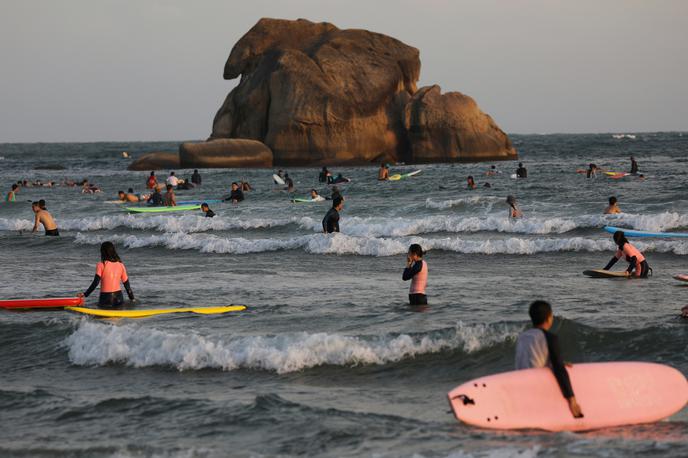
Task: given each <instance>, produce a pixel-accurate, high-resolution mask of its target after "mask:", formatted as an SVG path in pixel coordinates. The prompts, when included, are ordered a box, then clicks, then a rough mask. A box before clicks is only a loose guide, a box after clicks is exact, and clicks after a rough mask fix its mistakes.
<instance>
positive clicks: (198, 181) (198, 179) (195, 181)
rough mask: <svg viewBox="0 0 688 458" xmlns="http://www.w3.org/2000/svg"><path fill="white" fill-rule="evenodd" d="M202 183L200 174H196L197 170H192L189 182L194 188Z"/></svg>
mask: <svg viewBox="0 0 688 458" xmlns="http://www.w3.org/2000/svg"><path fill="white" fill-rule="evenodd" d="M202 181H203V180H202V179H201V174H200V173H198V169H194V173H193V175H191V182H192V183H193V184H195V185H196V186H200V185H201V182H202Z"/></svg>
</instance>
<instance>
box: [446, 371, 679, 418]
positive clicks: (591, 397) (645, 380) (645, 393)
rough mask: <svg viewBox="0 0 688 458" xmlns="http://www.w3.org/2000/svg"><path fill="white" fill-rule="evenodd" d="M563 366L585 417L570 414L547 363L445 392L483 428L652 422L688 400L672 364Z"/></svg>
mask: <svg viewBox="0 0 688 458" xmlns="http://www.w3.org/2000/svg"><path fill="white" fill-rule="evenodd" d="M567 369H568V372H569V377H570V378H571V385H572V386H573V392H574V394H575V396H576V400H577V401H578V404H579V405H580V407H581V410H582V411H583V415H584V417H583V418H573V415H571V412H570V411H569V408H568V403H567V402H566V400H565V399H564V397H563V395H562V394H561V390H560V389H559V385H558V384H557V381H556V379H555V378H554V374H553V373H552V371H551V369H549V368H542V369H525V370H521V371H513V372H504V373H502V374H495V375H489V376H487V377H481V378H478V379H475V380H471V381H470V382H466V383H464V384H463V385H460V386H458V387H457V388H455V389H453V390H452V391H450V392H449V394H448V397H449V404H450V405H451V408H452V410H453V412H454V416H455V417H456V418H457V420H460V421H463V422H464V423H468V424H470V425H473V426H478V427H481V428H491V429H544V430H547V431H586V430H592V429H599V428H608V427H613V426H621V425H632V424H639V423H652V422H656V421H659V420H662V419H664V418H667V417H669V416H671V415H673V414H675V413H676V412H678V411H680V410H681V409H683V407H684V406H685V405H686V402H688V381H686V378H685V376H684V375H683V374H682V373H681V372H679V371H677V370H676V369H674V368H673V367H669V366H665V365H662V364H655V363H640V362H614V363H586V364H575V365H573V366H572V367H569V368H567Z"/></svg>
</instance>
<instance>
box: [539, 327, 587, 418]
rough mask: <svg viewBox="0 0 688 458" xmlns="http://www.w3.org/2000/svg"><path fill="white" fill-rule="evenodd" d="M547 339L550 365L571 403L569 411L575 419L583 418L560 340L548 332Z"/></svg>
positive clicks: (562, 392) (546, 333)
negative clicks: (562, 355)
mask: <svg viewBox="0 0 688 458" xmlns="http://www.w3.org/2000/svg"><path fill="white" fill-rule="evenodd" d="M545 339H546V340H547V350H548V351H549V359H550V363H551V364H552V372H553V373H554V377H555V378H556V379H557V383H558V384H559V389H560V390H561V394H562V395H563V396H564V398H566V400H567V402H568V403H569V410H571V414H572V415H573V416H574V418H582V417H583V412H581V410H580V407H579V406H578V403H577V402H576V397H575V396H574V394H573V388H572V387H571V379H570V378H569V373H568V371H567V370H566V366H565V365H564V359H563V358H562V357H561V350H560V348H559V339H558V338H557V336H556V335H554V334H552V333H549V332H546V331H545Z"/></svg>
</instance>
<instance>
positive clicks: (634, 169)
mask: <svg viewBox="0 0 688 458" xmlns="http://www.w3.org/2000/svg"><path fill="white" fill-rule="evenodd" d="M637 174H638V163H637V162H636V160H635V158H634V157H633V156H631V175H637Z"/></svg>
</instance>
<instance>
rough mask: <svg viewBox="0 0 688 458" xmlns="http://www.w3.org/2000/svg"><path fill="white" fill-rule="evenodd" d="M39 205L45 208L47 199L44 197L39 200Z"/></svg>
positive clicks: (42, 208)
mask: <svg viewBox="0 0 688 458" xmlns="http://www.w3.org/2000/svg"><path fill="white" fill-rule="evenodd" d="M38 206H39V207H41V210H45V200H43V199H41V200H39V201H38Z"/></svg>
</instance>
